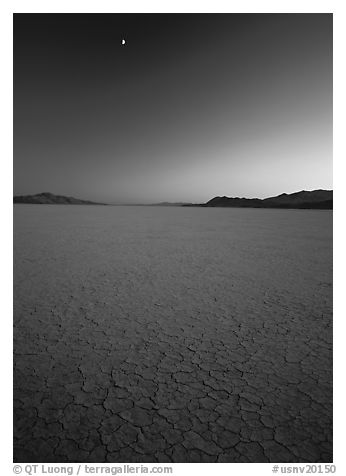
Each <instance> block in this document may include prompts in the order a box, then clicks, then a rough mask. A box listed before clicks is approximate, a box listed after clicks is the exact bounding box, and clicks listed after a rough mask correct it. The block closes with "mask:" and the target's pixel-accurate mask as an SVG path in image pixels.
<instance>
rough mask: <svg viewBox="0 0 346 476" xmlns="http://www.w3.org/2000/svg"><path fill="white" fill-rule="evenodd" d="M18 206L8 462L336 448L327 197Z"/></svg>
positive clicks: (249, 457) (177, 458) (197, 457)
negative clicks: (319, 202) (284, 202)
mask: <svg viewBox="0 0 346 476" xmlns="http://www.w3.org/2000/svg"><path fill="white" fill-rule="evenodd" d="M14 208H15V210H14V224H15V239H14V461H16V462H87V461H89V462H330V461H332V213H331V212H329V211H311V210H309V211H303V210H242V209H232V210H231V209H227V210H222V209H191V208H190V209H189V208H160V207H138V208H137V207H92V206H89V207H88V206H87V207H84V206H49V205H48V206H43V205H38V206H35V205H18V206H15V207H14Z"/></svg>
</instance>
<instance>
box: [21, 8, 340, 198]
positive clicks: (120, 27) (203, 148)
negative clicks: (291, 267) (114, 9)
mask: <svg viewBox="0 0 346 476" xmlns="http://www.w3.org/2000/svg"><path fill="white" fill-rule="evenodd" d="M122 38H125V40H126V45H124V46H123V45H122V44H121V40H122ZM316 188H326V189H331V188H332V15H331V14H254V15H246V14H244V15H240V14H220V15H215V14H207V15H203V14H194V15H188V14H187V15H180V14H163V15H161V14H160V15H158V14H153V15H151V14H138V15H137V14H136V15H134V14H50V15H49V14H48V15H47V14H37V15H36V14H15V15H14V193H15V194H17V195H18V194H32V193H39V192H52V193H56V194H62V195H72V196H75V197H78V198H85V199H91V200H99V201H107V202H110V203H136V202H141V203H147V202H159V201H192V202H201V201H203V202H204V201H207V200H209V199H210V198H212V197H214V196H216V195H228V196H246V197H259V198H263V197H268V196H272V195H277V194H279V193H282V192H287V193H291V192H294V191H298V190H302V189H306V190H311V189H316Z"/></svg>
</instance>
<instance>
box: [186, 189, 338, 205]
mask: <svg viewBox="0 0 346 476" xmlns="http://www.w3.org/2000/svg"><path fill="white" fill-rule="evenodd" d="M183 206H184V205H183ZM185 206H186V205H185ZM187 206H193V205H187ZM197 206H200V207H229V208H232V207H237V208H239V207H240V208H306V209H310V208H311V209H321V210H332V209H333V190H321V189H320V190H312V191H306V190H302V191H300V192H295V193H290V194H287V193H282V194H281V195H277V196H276V197H269V198H264V199H260V198H244V197H242V198H240V197H226V196H223V197H214V198H212V199H211V200H209V201H208V202H206V203H202V204H199V205H197Z"/></svg>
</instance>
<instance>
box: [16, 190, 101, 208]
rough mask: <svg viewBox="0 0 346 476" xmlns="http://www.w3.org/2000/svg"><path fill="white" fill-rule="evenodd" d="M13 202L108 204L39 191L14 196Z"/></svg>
mask: <svg viewBox="0 0 346 476" xmlns="http://www.w3.org/2000/svg"><path fill="white" fill-rule="evenodd" d="M13 203H36V204H42V205H106V203H96V202H91V201H90V200H79V199H78V198H73V197H65V196H63V195H54V194H53V193H48V192H45V193H38V194H36V195H17V196H15V197H13Z"/></svg>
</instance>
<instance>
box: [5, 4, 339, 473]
mask: <svg viewBox="0 0 346 476" xmlns="http://www.w3.org/2000/svg"><path fill="white" fill-rule="evenodd" d="M344 3H345V2H344ZM0 8H1V17H0V19H1V23H0V34H1V42H0V45H1V46H0V47H1V61H2V68H1V74H0V78H1V79H0V81H1V86H2V87H1V88H0V91H1V96H2V97H1V105H2V106H1V129H0V130H1V136H2V138H1V139H2V140H1V144H2V152H3V153H2V157H1V166H2V167H1V169H2V170H1V171H2V173H1V178H2V180H1V190H2V193H1V198H2V200H1V204H0V207H1V219H2V223H3V224H4V226H3V228H2V233H1V235H0V236H1V247H0V250H1V263H2V266H1V274H0V275H1V283H0V289H1V298H2V302H3V306H2V309H3V313H2V315H1V319H0V322H1V332H0V336H1V352H2V355H1V359H0V362H1V378H2V392H1V410H2V419H1V422H2V431H1V440H0V448H1V454H2V457H1V459H0V470H1V474H3V475H7V474H13V472H12V279H13V275H12V238H13V236H12V227H13V221H12V196H13V187H12V183H13V177H12V156H13V149H12V117H13V116H12V89H13V88H12V84H13V76H12V14H13V13H14V12H17V13H18V12H22V13H25V12H26V13H35V12H49V13H55V12H57V13H58V12H60V13H63V12H68V13H74V12H76V13H77V12H78V13H79V12H80V13H82V12H89V13H111V12H112V13H113V12H114V13H116V12H119V13H125V12H145V13H149V12H167V13H169V12H215V13H219V12H234V13H240V12H242V13H265V12H276V13H308V12H311V13H333V14H334V195H335V200H334V203H335V206H334V463H335V464H336V466H337V473H336V474H340V475H341V474H346V471H345V469H346V468H345V457H344V453H345V449H344V443H343V439H344V438H343V437H344V432H345V425H344V398H345V384H344V379H345V370H344V366H343V352H342V350H343V348H344V347H345V344H344V343H343V339H344V337H345V319H346V313H345V312H344V307H345V304H344V300H343V294H344V287H345V284H344V283H346V280H344V279H343V278H344V274H345V269H346V268H345V265H346V262H345V246H346V240H345V236H346V234H345V211H344V205H345V203H344V200H343V196H344V194H345V191H346V190H345V188H346V187H345V182H344V181H345V178H346V175H345V160H346V154H345V141H346V120H345V110H346V108H345V106H346V104H345V88H346V75H345V61H346V59H345V58H346V53H345V52H346V48H345V46H346V37H345V30H346V16H345V7H344V5H343V2H341V1H306V0H304V1H302V0H300V1H296V0H295V1H290V2H288V1H285V2H284V1H281V2H279V1H262V2H259V1H243V2H225V1H220V0H213V1H209V2H206V1H201V0H194V1H190V0H189V1H187V0H175V1H172V0H170V1H165V2H157V1H156V2H155V1H148V0H141V1H131V2H130V1H128V2H126V3H125V2H122V3H121V2H114V1H110V0H107V1H106V0H98V1H90V0H89V1H88V0H85V1H76V0H61V1H59V2H58V1H56V0H52V1H49V2H48V1H43V0H41V1H29V0H27V1H23V0H21V1H12V2H10V1H2V3H1V6H0ZM173 466H174V474H175V475H177V474H179V475H180V474H190V473H194V472H197V471H198V474H201V475H203V474H209V473H210V472H211V471H213V472H217V473H218V474H225V475H226V474H227V475H230V474H234V475H238V474H239V475H243V474H254V475H262V474H263V475H264V474H266V475H268V474H272V471H271V469H272V466H273V464H259V463H258V464H255V463H254V464H220V463H218V464H202V465H195V464H178V465H177V464H175V465H173Z"/></svg>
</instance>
